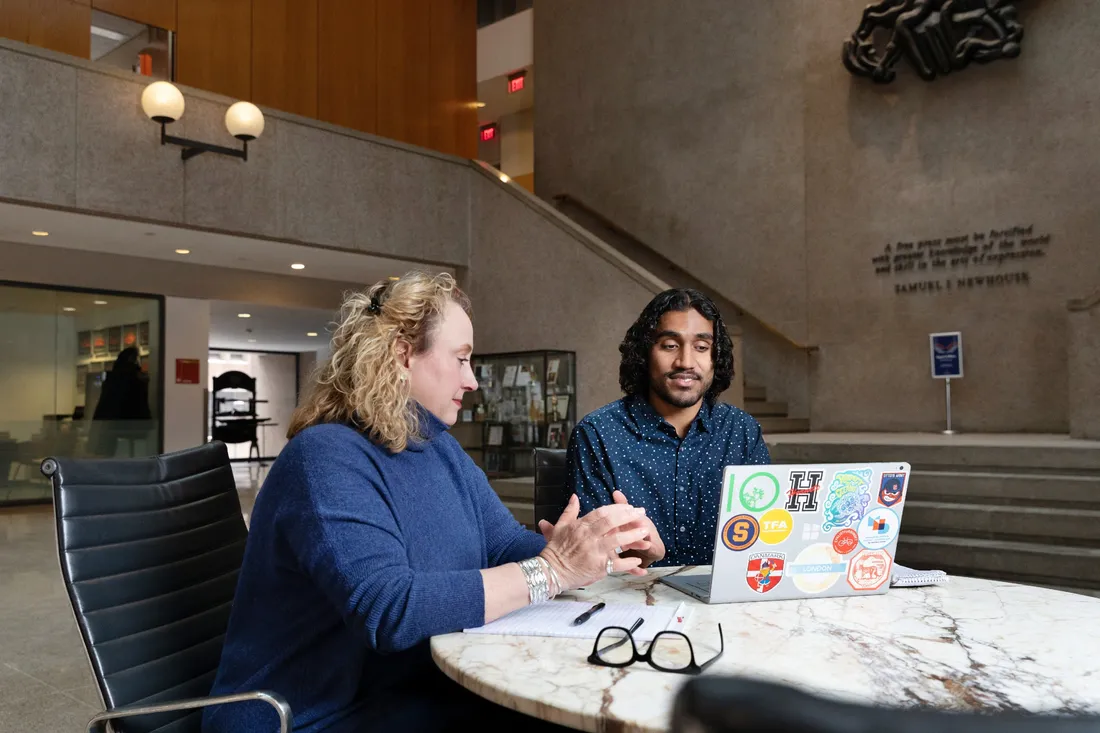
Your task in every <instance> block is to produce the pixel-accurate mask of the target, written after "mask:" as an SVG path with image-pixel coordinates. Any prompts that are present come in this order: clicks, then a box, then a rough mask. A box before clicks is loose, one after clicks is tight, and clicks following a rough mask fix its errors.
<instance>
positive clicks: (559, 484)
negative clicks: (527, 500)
mask: <svg viewBox="0 0 1100 733" xmlns="http://www.w3.org/2000/svg"><path fill="white" fill-rule="evenodd" d="M568 501H569V491H568V489H567V488H566V472H565V450H564V449H562V448H535V525H536V526H538V523H539V520H540V519H545V520H546V521H548V522H550V523H551V524H554V523H556V522H557V521H558V517H560V516H561V513H562V512H563V511H565V505H566V503H567V502H568Z"/></svg>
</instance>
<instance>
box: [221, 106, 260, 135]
mask: <svg viewBox="0 0 1100 733" xmlns="http://www.w3.org/2000/svg"><path fill="white" fill-rule="evenodd" d="M225 126H226V128H227V129H228V130H229V134H230V135H232V136H233V137H235V138H237V139H238V140H255V139H256V138H258V137H259V136H260V134H261V133H262V132H263V131H264V113H263V112H261V111H260V108H259V107H257V106H256V105H254V104H252V103H251V102H237V103H236V104H234V105H233V106H232V107H230V108H229V109H227V110H226V111H225Z"/></svg>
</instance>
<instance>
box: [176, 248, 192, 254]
mask: <svg viewBox="0 0 1100 733" xmlns="http://www.w3.org/2000/svg"><path fill="white" fill-rule="evenodd" d="M176 254H178V255H189V254H191V250H189V249H177V250H176Z"/></svg>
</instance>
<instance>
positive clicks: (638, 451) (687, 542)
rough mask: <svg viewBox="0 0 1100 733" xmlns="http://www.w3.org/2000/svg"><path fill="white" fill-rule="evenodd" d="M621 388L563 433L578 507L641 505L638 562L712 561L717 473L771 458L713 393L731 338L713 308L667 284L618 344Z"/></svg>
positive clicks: (748, 422)
mask: <svg viewBox="0 0 1100 733" xmlns="http://www.w3.org/2000/svg"><path fill="white" fill-rule="evenodd" d="M619 352H620V353H621V354H622V361H621V363H620V364H619V386H620V387H621V388H622V390H623V392H624V393H625V396H624V397H623V398H622V399H620V400H617V401H615V402H612V403H611V404H609V405H605V406H603V407H601V408H600V409H598V410H596V411H595V412H592V413H590V414H589V415H587V416H586V417H585V418H584V419H582V420H581V421H580V422H578V423H577V427H576V428H574V430H573V434H572V435H571V436H570V439H569V450H568V475H569V486H570V488H571V489H572V491H573V492H574V493H575V494H576V495H577V497H578V498H579V499H580V503H581V512H582V513H584V512H589V511H592V510H593V509H595V508H597V507H600V506H604V505H607V504H611V503H619V504H626V503H629V504H631V505H633V506H641V507H645V509H646V523H647V527H648V529H649V535H650V536H649V537H648V538H647V540H646V541H647V542H648V544H649V547H648V548H647V549H640V548H641V547H643V546H644V545H645V544H646V542H642V543H638V546H637V547H635V546H628V547H623V548H622V554H623V555H624V556H630V555H634V556H640V557H641V558H642V564H643V566H649V565H708V564H710V563H711V562H712V560H713V552H714V532H715V526H716V523H717V522H718V508H719V494H720V493H721V488H722V471H723V469H724V468H725V467H726V466H728V465H742V464H766V463H770V462H771V457H770V455H769V454H768V446H767V445H766V444H765V443H764V439H763V437H762V436H761V432H760V424H759V423H758V422H757V421H756V420H755V419H754V418H753V417H752V416H751V415H749V414H748V413H746V412H744V411H742V410H740V409H738V408H736V407H734V406H733V405H729V404H726V403H723V402H719V401H718V396H719V395H720V394H721V393H722V392H724V391H725V390H726V389H728V388H729V386H730V382H731V381H732V380H733V344H732V342H731V341H730V337H729V333H727V331H726V326H725V324H724V323H723V322H722V316H721V314H720V313H719V312H718V308H717V306H715V304H714V302H713V301H712V300H711V299H710V298H708V297H707V296H706V295H704V294H702V293H700V292H699V291H697V290H691V289H673V290H666V291H665V292H663V293H661V294H660V295H658V296H657V297H655V298H654V299H653V300H652V301H650V303H649V305H647V306H646V307H645V309H644V310H643V311H642V313H641V315H640V316H638V320H637V321H635V322H634V325H632V326H631V327H630V329H629V330H628V331H627V332H626V337H625V338H624V339H623V342H622V344H621V345H620V346H619Z"/></svg>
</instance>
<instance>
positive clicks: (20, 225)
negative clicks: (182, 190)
mask: <svg viewBox="0 0 1100 733" xmlns="http://www.w3.org/2000/svg"><path fill="white" fill-rule="evenodd" d="M34 230H42V231H47V232H49V236H48V237H36V236H34V235H32V234H31V232H32V231H34ZM2 241H8V242H20V243H23V244H37V245H43V246H47V247H63V248H65V249H82V250H87V251H91V252H110V253H113V254H119V255H127V256H130V257H151V258H153V259H158V260H170V261H176V262H189V263H191V264H195V265H212V266H214V267H229V268H233V269H238V270H252V271H255V272H270V273H274V274H277V275H291V276H300V277H309V278H315V279H319V280H333V281H336V282H358V283H372V282H377V281H378V280H381V279H383V278H386V277H389V276H391V275H394V276H395V275H401V274H402V273H404V272H406V271H407V270H409V269H412V268H414V267H416V268H420V269H427V270H430V271H432V272H444V271H445V272H450V273H452V274H453V272H454V270H453V268H448V267H435V266H432V267H425V266H422V265H415V264H413V263H410V262H407V261H404V260H400V259H396V258H388V257H374V256H372V255H367V254H361V253H359V252H346V251H341V250H333V249H323V248H320V247H307V246H305V245H301V244H288V243H286V242H275V241H272V240H269V239H252V238H249V237H237V236H233V235H229V234H217V233H213V232H203V231H197V230H194V229H184V228H180V227H170V226H163V225H159V224H144V223H141V222H135V221H129V220H126V219H112V218H109V217H100V216H89V215H87V214H74V213H72V212H68V211H57V210H54V209H42V208H37V207H33V206H20V205H17V204H10V203H2V202H0V242H2ZM177 249H188V250H190V251H191V253H190V254H188V255H179V254H176V252H175V250H177ZM295 262H297V263H301V264H304V265H305V266H306V268H305V269H304V270H292V269H291V268H290V265H291V264H292V263H295Z"/></svg>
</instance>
